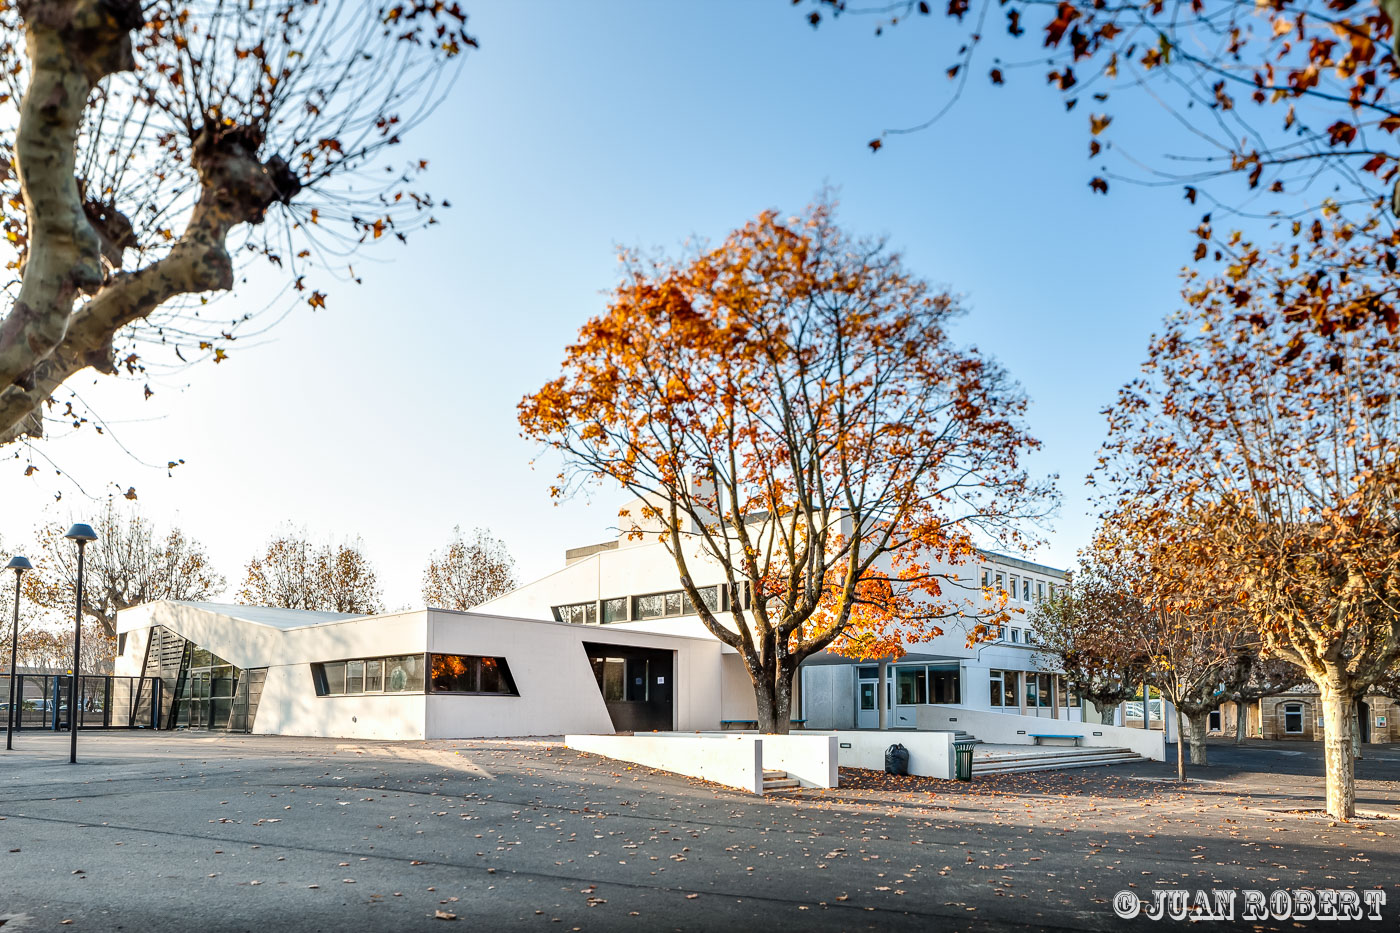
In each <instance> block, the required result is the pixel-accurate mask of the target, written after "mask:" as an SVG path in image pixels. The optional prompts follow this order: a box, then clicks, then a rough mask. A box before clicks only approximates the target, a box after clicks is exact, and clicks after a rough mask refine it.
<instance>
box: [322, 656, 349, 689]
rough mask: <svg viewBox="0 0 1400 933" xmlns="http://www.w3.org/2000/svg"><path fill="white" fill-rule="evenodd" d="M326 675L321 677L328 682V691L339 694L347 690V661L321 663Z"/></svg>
mask: <svg viewBox="0 0 1400 933" xmlns="http://www.w3.org/2000/svg"><path fill="white" fill-rule="evenodd" d="M321 670H322V671H324V676H323V677H322V678H321V679H322V680H323V681H325V684H326V693H329V694H331V695H338V694H342V693H344V692H345V662H344V661H330V662H328V663H326V664H322V665H321Z"/></svg>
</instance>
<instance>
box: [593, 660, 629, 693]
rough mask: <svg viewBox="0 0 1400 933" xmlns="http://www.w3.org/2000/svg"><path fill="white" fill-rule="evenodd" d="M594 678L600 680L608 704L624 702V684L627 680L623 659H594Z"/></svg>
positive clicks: (599, 683)
mask: <svg viewBox="0 0 1400 933" xmlns="http://www.w3.org/2000/svg"><path fill="white" fill-rule="evenodd" d="M591 663H592V665H593V676H594V677H596V678H598V686H599V688H600V689H601V690H602V691H603V700H604V701H605V702H607V703H621V702H622V684H623V679H624V678H625V676H626V675H625V672H624V670H623V667H624V664H623V661H622V659H621V658H593V659H592V661H591Z"/></svg>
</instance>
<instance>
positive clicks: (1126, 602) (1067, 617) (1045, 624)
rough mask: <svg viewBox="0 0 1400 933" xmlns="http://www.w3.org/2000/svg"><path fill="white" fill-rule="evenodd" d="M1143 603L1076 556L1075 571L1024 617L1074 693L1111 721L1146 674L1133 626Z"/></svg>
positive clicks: (1142, 615)
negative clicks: (1073, 685) (1074, 690)
mask: <svg viewBox="0 0 1400 933" xmlns="http://www.w3.org/2000/svg"><path fill="white" fill-rule="evenodd" d="M1146 617H1147V607H1146V606H1145V605H1143V603H1142V602H1141V600H1139V599H1137V598H1136V597H1135V596H1133V595H1132V594H1131V593H1129V592H1128V591H1127V588H1126V587H1125V586H1124V585H1123V584H1122V583H1121V581H1115V580H1114V579H1113V574H1112V571H1111V570H1110V568H1109V567H1108V566H1106V565H1104V564H1102V563H1099V562H1096V561H1091V560H1081V561H1080V564H1079V570H1078V571H1077V572H1076V573H1075V574H1073V575H1072V576H1071V577H1070V578H1069V580H1068V581H1067V582H1066V583H1063V584H1061V585H1060V586H1059V587H1058V589H1057V592H1056V593H1055V595H1054V596H1052V597H1050V598H1049V599H1046V600H1042V601H1041V602H1040V603H1039V605H1037V606H1036V607H1035V608H1034V609H1033V610H1032V611H1031V615H1030V624H1031V626H1032V627H1033V628H1034V629H1035V633H1036V644H1037V646H1038V648H1039V649H1040V652H1039V653H1041V654H1043V655H1045V656H1046V657H1047V658H1048V659H1051V660H1052V661H1053V664H1054V666H1056V667H1058V668H1059V669H1060V670H1062V671H1064V672H1065V676H1066V677H1067V678H1068V679H1069V680H1070V682H1072V683H1074V684H1075V685H1076V686H1077V687H1078V688H1079V692H1080V693H1081V694H1083V695H1084V696H1085V697H1087V698H1088V699H1089V700H1090V701H1091V702H1092V703H1093V704H1094V706H1095V707H1096V708H1097V709H1098V710H1099V715H1100V720H1101V721H1102V722H1103V723H1106V724H1108V725H1112V724H1113V719H1114V710H1115V708H1116V707H1117V706H1118V704H1120V703H1122V702H1123V701H1124V700H1128V699H1131V698H1132V697H1134V696H1136V695H1137V692H1138V690H1139V689H1140V688H1141V687H1142V684H1143V681H1144V679H1145V677H1146V674H1147V665H1146V659H1145V656H1144V654H1143V651H1142V649H1141V647H1140V646H1139V645H1138V644H1137V639H1136V637H1135V634H1134V630H1135V629H1140V628H1142V627H1143V626H1144V625H1145V624H1146Z"/></svg>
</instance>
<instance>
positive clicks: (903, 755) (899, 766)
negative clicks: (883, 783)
mask: <svg viewBox="0 0 1400 933" xmlns="http://www.w3.org/2000/svg"><path fill="white" fill-rule="evenodd" d="M885 773H886V774H900V775H905V774H908V773H909V749H907V748H905V747H904V746H903V745H900V744H899V743H898V742H896V743H895V744H893V745H891V746H890V747H889V748H887V749H885Z"/></svg>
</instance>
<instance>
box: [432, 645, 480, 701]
mask: <svg viewBox="0 0 1400 933" xmlns="http://www.w3.org/2000/svg"><path fill="white" fill-rule="evenodd" d="M475 660H476V659H475V658H467V657H462V656H461V655H455V654H435V655H433V656H432V661H433V678H432V684H433V692H434V693H476V691H477V666H476V664H474V663H472V662H473V661H475Z"/></svg>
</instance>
